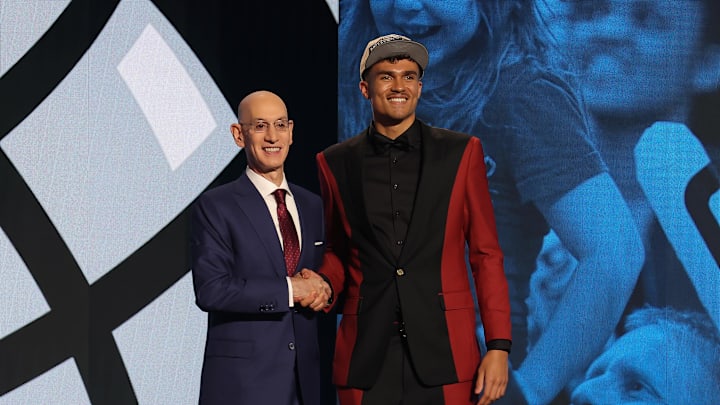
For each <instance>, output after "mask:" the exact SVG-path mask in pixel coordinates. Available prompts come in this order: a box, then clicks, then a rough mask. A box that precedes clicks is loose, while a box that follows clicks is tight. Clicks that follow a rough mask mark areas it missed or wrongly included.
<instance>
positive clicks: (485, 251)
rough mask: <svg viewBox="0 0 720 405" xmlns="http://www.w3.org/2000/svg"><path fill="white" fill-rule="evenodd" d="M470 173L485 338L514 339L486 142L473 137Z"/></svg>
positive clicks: (470, 234)
mask: <svg viewBox="0 0 720 405" xmlns="http://www.w3.org/2000/svg"><path fill="white" fill-rule="evenodd" d="M468 147H469V148H470V159H469V165H470V167H469V175H468V176H467V179H466V181H467V182H468V184H466V189H467V196H468V197H467V204H466V205H465V209H466V210H467V217H468V219H469V220H468V221H467V223H466V229H465V234H466V238H467V241H468V248H469V261H470V268H471V270H472V274H473V279H474V282H475V289H476V293H477V299H478V306H479V309H480V316H481V319H482V323H483V327H484V329H485V341H486V342H488V341H491V340H496V339H506V340H511V336H510V330H511V327H510V298H509V293H508V284H507V279H506V278H505V271H504V269H503V254H502V250H501V249H500V244H499V241H498V236H497V229H496V226H495V214H494V211H493V206H492V202H491V200H490V191H489V188H488V180H487V175H486V173H485V162H484V154H483V150H482V145H481V144H480V140H479V139H477V138H471V140H470V143H469V145H468Z"/></svg>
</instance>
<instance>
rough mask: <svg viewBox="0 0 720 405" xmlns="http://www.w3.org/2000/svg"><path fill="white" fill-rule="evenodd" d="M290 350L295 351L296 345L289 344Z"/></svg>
mask: <svg viewBox="0 0 720 405" xmlns="http://www.w3.org/2000/svg"><path fill="white" fill-rule="evenodd" d="M288 349H290V350H295V343H293V342H290V343H288Z"/></svg>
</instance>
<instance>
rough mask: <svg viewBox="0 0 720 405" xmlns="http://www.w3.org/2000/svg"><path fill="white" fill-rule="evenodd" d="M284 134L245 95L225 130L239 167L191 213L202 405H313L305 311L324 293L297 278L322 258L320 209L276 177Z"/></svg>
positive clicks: (313, 372) (316, 377)
mask: <svg viewBox="0 0 720 405" xmlns="http://www.w3.org/2000/svg"><path fill="white" fill-rule="evenodd" d="M292 129H293V122H292V120H289V119H288V114H287V108H286V107H285V103H284V102H283V101H282V99H280V97H278V96H277V95H275V94H273V93H270V92H267V91H258V92H254V93H251V94H250V95H248V96H247V97H245V98H244V99H243V100H242V101H241V102H240V105H239V107H238V123H236V124H233V125H232V126H231V128H230V130H231V132H232V135H233V138H234V139H235V143H236V144H237V145H238V146H239V147H241V148H243V149H244V150H245V156H246V157H247V164H248V166H247V169H246V170H245V173H244V174H243V175H241V176H240V177H239V178H238V179H237V180H235V181H234V182H231V183H228V184H226V185H223V186H220V187H217V188H215V189H212V190H210V191H208V192H206V193H204V194H203V195H202V196H200V198H199V199H198V202H197V204H196V205H195V207H194V211H193V222H192V225H193V229H192V244H191V251H192V255H193V268H192V274H193V282H194V285H195V295H196V298H197V305H198V306H199V307H200V309H202V310H203V311H207V312H208V333H207V342H206V347H205V361H204V364H203V371H202V381H201V385H200V403H201V404H204V405H213V404H218V405H219V404H231V403H232V404H278V405H315V404H319V403H320V368H319V349H318V343H317V329H316V320H315V316H314V312H312V311H311V310H310V309H312V310H315V311H317V310H320V309H322V308H323V307H324V306H325V305H326V302H327V300H328V297H329V293H330V289H329V287H328V286H327V284H325V283H324V282H323V281H322V279H320V277H315V278H310V277H309V276H308V277H307V278H303V277H302V276H300V275H299V273H300V269H303V270H302V273H304V274H307V273H310V272H311V271H310V270H308V269H317V268H318V267H319V266H320V263H321V261H322V254H323V250H324V248H323V240H324V237H323V222H322V205H321V201H320V198H319V197H318V196H317V195H315V194H313V193H311V192H309V191H307V190H305V189H303V188H301V187H298V186H296V185H294V184H290V183H288V182H287V179H286V177H285V173H284V170H283V166H284V163H285V158H287V155H288V152H289V149H290V145H291V144H292V142H293V139H292ZM296 270H297V272H296ZM301 307H308V309H306V308H301Z"/></svg>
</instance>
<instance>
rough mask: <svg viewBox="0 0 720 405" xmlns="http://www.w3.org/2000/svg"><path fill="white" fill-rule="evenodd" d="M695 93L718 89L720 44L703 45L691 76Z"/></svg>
mask: <svg viewBox="0 0 720 405" xmlns="http://www.w3.org/2000/svg"><path fill="white" fill-rule="evenodd" d="M693 87H694V90H695V92H696V93H709V92H713V91H716V90H718V89H720V44H708V45H705V49H704V50H703V52H702V56H701V58H700V61H699V63H698V66H697V70H696V71H695V76H694V77H693Z"/></svg>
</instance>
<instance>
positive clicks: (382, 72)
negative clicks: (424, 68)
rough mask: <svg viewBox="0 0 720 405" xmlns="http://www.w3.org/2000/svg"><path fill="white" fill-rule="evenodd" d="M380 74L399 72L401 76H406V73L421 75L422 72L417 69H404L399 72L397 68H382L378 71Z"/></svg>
mask: <svg viewBox="0 0 720 405" xmlns="http://www.w3.org/2000/svg"><path fill="white" fill-rule="evenodd" d="M377 74H378V75H391V76H392V75H394V74H399V75H400V76H406V75H419V74H420V72H418V71H417V70H404V71H402V72H398V71H397V70H380V71H378V72H377Z"/></svg>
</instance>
